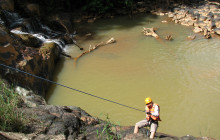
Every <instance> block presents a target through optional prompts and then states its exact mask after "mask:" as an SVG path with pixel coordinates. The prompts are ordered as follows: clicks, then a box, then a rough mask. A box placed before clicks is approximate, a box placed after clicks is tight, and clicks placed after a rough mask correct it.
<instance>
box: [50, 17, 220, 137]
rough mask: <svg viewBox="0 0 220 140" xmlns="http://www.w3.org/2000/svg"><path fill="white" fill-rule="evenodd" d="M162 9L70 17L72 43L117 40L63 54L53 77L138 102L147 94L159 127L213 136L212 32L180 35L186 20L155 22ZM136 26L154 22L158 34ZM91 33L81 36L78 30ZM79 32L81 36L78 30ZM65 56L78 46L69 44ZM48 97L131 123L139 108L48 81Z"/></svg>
mask: <svg viewBox="0 0 220 140" xmlns="http://www.w3.org/2000/svg"><path fill="white" fill-rule="evenodd" d="M164 19H165V17H157V16H149V15H141V16H136V17H133V18H129V17H118V18H114V19H104V20H99V21H96V22H95V23H90V24H84V25H83V24H82V25H78V29H79V32H81V33H82V34H80V35H79V36H81V37H79V39H78V43H79V44H80V46H82V47H84V49H85V50H87V49H88V47H89V45H90V44H91V45H95V44H98V43H100V42H102V41H107V40H108V39H110V38H111V37H114V38H115V39H116V40H117V43H115V44H111V45H107V46H103V47H100V48H98V49H97V50H95V51H93V52H92V53H90V54H87V55H85V56H83V57H81V58H79V59H78V61H77V62H76V63H75V62H74V60H71V59H68V58H63V59H62V60H61V61H60V62H59V64H58V67H57V69H56V72H55V75H54V80H55V81H57V82H59V83H61V84H65V85H67V86H70V87H73V88H76V89H78V90H82V91H85V92H88V93H91V94H94V95H97V96H100V97H104V98H107V99H110V100H113V101H116V102H119V103H122V104H125V105H128V106H132V107H135V108H138V109H143V110H144V106H145V104H144V99H145V98H146V97H148V96H150V97H152V99H153V101H154V102H156V103H158V104H159V105H160V108H161V111H160V113H161V119H162V122H161V123H160V126H159V129H158V131H159V132H163V133H168V134H172V135H177V136H183V135H187V134H190V135H194V136H209V137H214V138H219V139H220V121H219V118H220V38H213V39H210V40H207V39H204V38H203V36H202V35H198V34H197V37H196V39H195V40H190V41H189V40H186V37H187V36H188V35H192V34H193V32H192V30H191V28H190V27H184V26H181V25H177V24H174V23H168V24H167V23H161V20H164ZM142 27H158V29H157V33H158V34H159V36H161V37H162V38H164V37H165V36H166V35H168V34H172V35H173V38H174V40H173V41H170V42H169V41H166V40H164V39H161V40H157V39H155V38H153V37H147V36H144V35H143V33H141V31H142ZM87 32H88V33H91V34H92V36H90V37H85V34H86V33H87ZM83 35H84V36H83ZM68 53H69V54H71V55H72V56H77V55H78V54H80V50H79V48H77V47H76V46H74V45H73V46H69V47H68ZM47 101H48V103H49V104H54V105H66V106H70V105H71V106H79V107H81V108H82V109H84V110H85V111H87V112H88V113H90V114H91V115H93V116H96V117H100V118H102V119H105V118H106V116H105V114H107V113H108V115H109V117H110V119H111V120H112V121H114V122H115V123H119V124H121V125H134V124H135V123H136V122H137V121H139V120H142V119H144V117H145V114H144V113H142V112H138V111H135V110H132V109H128V108H125V107H121V106H118V105H116V104H113V103H109V102H106V101H102V100H100V99H96V98H93V97H91V96H87V95H83V94H80V93H78V92H76V91H72V90H70V89H66V88H64V87H60V86H55V85H54V86H52V87H51V89H50V91H49V93H48V97H47Z"/></svg>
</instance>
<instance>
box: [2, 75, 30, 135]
mask: <svg viewBox="0 0 220 140" xmlns="http://www.w3.org/2000/svg"><path fill="white" fill-rule="evenodd" d="M20 101H21V100H20V99H19V97H18V95H17V94H16V93H15V92H14V91H13V90H12V89H10V88H8V87H7V86H6V84H5V83H4V82H3V81H2V80H1V79H0V130H1V131H13V132H24V131H25V124H26V122H27V119H26V118H25V117H24V115H23V114H22V113H21V112H19V111H18V109H17V106H18V105H19V103H20Z"/></svg>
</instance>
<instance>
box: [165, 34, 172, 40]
mask: <svg viewBox="0 0 220 140" xmlns="http://www.w3.org/2000/svg"><path fill="white" fill-rule="evenodd" d="M165 39H166V40H173V36H172V35H167V36H166V37H165Z"/></svg>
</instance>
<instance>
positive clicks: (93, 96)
mask: <svg viewBox="0 0 220 140" xmlns="http://www.w3.org/2000/svg"><path fill="white" fill-rule="evenodd" d="M0 65H1V66H3V67H7V68H9V69H13V70H15V71H19V72H21V73H24V74H27V75H30V76H33V77H35V78H38V79H41V80H44V81H47V82H50V83H53V84H56V85H59V86H62V87H65V88H68V89H71V90H75V91H77V92H80V93H83V94H86V95H89V96H92V97H94V98H99V99H101V100H105V101H108V102H111V103H114V104H117V105H120V106H124V107H127V108H130V109H133V110H136V111H141V112H145V111H143V110H140V109H137V108H134V107H131V106H128V105H124V104H121V103H118V102H115V101H112V100H109V99H106V98H102V97H99V96H96V95H93V94H90V93H87V92H84V91H81V90H78V89H75V88H72V87H69V86H66V85H63V84H60V83H57V82H54V81H51V80H48V79H45V78H42V77H40V76H36V75H33V74H31V73H28V72H25V71H22V70H19V69H17V68H14V67H10V66H7V65H4V64H1V63H0Z"/></svg>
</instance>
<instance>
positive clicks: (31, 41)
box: [15, 33, 42, 48]
mask: <svg viewBox="0 0 220 140" xmlns="http://www.w3.org/2000/svg"><path fill="white" fill-rule="evenodd" d="M15 35H16V36H18V37H19V38H20V39H21V40H22V43H23V44H25V45H26V46H30V47H34V48H39V47H40V46H41V44H42V41H41V40H40V39H38V38H36V37H35V36H33V35H31V34H27V33H18V34H15Z"/></svg>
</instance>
